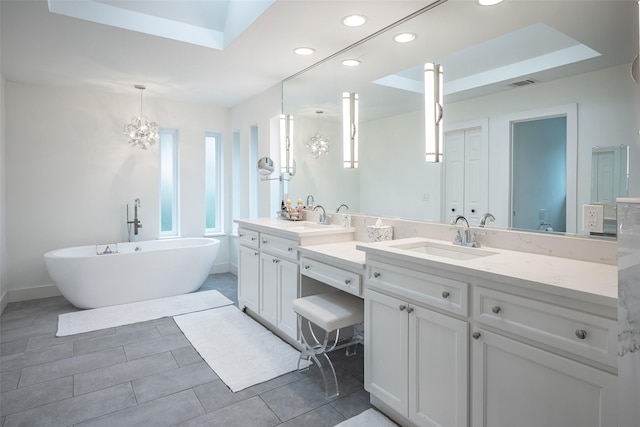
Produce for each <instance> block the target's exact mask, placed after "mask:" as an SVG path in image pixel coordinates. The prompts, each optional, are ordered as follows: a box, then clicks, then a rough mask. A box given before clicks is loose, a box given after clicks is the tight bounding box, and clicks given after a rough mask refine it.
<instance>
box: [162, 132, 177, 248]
mask: <svg viewBox="0 0 640 427" xmlns="http://www.w3.org/2000/svg"><path fill="white" fill-rule="evenodd" d="M159 151H160V234H159V236H160V237H168V236H177V235H178V224H179V222H178V131H177V130H176V129H160V149H159Z"/></svg>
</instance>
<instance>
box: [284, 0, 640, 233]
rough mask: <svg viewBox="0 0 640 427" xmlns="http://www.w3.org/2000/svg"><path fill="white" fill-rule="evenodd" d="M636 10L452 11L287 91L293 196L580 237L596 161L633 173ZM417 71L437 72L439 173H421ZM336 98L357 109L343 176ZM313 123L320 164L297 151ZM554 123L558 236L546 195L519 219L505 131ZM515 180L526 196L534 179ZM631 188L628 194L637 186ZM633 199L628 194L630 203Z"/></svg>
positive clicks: (410, 23) (472, 5)
mask: <svg viewBox="0 0 640 427" xmlns="http://www.w3.org/2000/svg"><path fill="white" fill-rule="evenodd" d="M637 7H638V6H637V4H636V3H635V2H611V1H606V0H603V1H591V2H575V1H548V2H540V1H526V0H523V1H518V2H504V3H502V4H500V5H497V6H492V7H489V8H482V7H480V6H479V5H478V4H477V3H476V2H475V1H452V0H450V1H446V2H441V3H440V4H438V5H436V6H434V7H432V8H430V9H429V10H425V11H424V12H423V13H419V14H417V15H415V16H413V17H411V19H407V20H405V21H403V22H400V23H398V24H397V25H396V26H394V27H392V28H389V29H388V30H386V31H383V32H380V33H378V34H376V35H375V37H371V38H369V39H368V40H366V41H364V42H363V43H359V44H356V45H354V46H353V47H351V48H350V49H347V50H344V51H342V52H340V53H338V54H336V55H335V56H334V57H333V58H331V59H329V60H327V61H323V62H321V63H320V64H318V65H317V66H314V67H312V68H310V69H308V70H306V71H305V72H303V73H301V74H298V75H296V76H293V77H292V78H289V79H287V80H285V81H284V82H283V97H284V98H283V112H284V113H285V114H291V115H293V116H294V117H295V118H296V139H295V140H294V144H295V146H296V150H297V151H296V161H297V164H298V170H299V173H298V176H297V178H296V180H295V182H294V181H292V182H291V183H290V191H291V193H292V194H307V193H313V194H315V195H317V197H318V198H319V199H321V200H322V201H323V203H325V204H328V205H338V204H340V203H343V202H346V203H347V204H349V206H351V208H352V210H354V211H356V212H363V213H366V214H368V215H372V216H387V217H401V218H408V219H419V220H432V221H439V222H449V220H450V217H451V215H454V214H455V215H457V214H462V215H465V216H466V217H468V218H469V221H470V223H471V224H478V221H479V217H480V216H481V215H482V214H483V213H485V212H491V213H492V214H493V215H494V216H495V218H496V221H495V222H493V223H492V224H491V227H495V226H498V227H522V226H521V225H519V224H518V223H517V222H516V221H515V220H514V212H515V213H516V214H518V215H520V214H522V215H523V216H528V217H532V218H533V219H532V221H533V222H532V224H531V225H527V226H524V227H526V228H527V229H530V230H532V231H545V230H547V232H549V231H548V230H554V232H555V231H558V230H561V229H563V228H564V230H566V232H567V233H579V234H585V235H586V234H587V233H585V232H583V231H581V230H582V226H581V225H582V224H581V220H582V219H581V215H580V214H581V212H582V205H584V204H589V203H591V202H593V200H592V183H591V178H592V175H591V170H592V167H591V164H592V162H593V155H592V150H593V149H594V148H595V147H597V146H603V145H613V144H611V143H609V144H607V143H606V142H612V143H614V144H617V143H620V144H623V145H627V146H630V148H629V152H628V157H627V159H628V164H629V165H628V166H629V173H630V174H631V176H633V175H632V174H633V173H634V172H635V171H636V170H638V165H637V164H636V163H637V160H635V159H637V158H638V153H634V152H635V151H637V144H636V145H634V144H635V140H633V141H632V140H631V139H633V138H634V137H635V136H636V134H637V129H638V124H637V118H636V117H635V115H634V114H633V112H634V111H635V103H636V101H635V97H636V96H637V92H638V87H637V86H636V85H635V83H634V82H633V80H632V78H631V73H630V68H631V63H632V61H633V58H634V57H635V56H636V55H637V52H638V37H637V32H638V19H637V13H638V10H637ZM576 16H580V19H576V18H575V17H576ZM427 29H428V30H429V33H428V34H427V33H426V30H427ZM471 29H473V30H471ZM399 33H413V34H415V35H416V36H417V37H416V39H415V40H414V41H413V42H411V43H405V44H399V43H396V42H395V41H394V40H393V38H394V36H395V35H397V34H399ZM348 58H358V59H359V60H360V62H361V63H360V66H359V67H351V68H348V69H347V68H345V67H344V66H343V65H342V64H341V61H343V60H344V59H348ZM426 62H432V63H438V64H441V65H442V66H443V70H444V73H443V75H444V117H443V122H444V125H443V126H444V132H445V135H444V160H443V162H441V163H426V162H425V153H424V150H425V149H424V140H425V130H424V129H425V117H424V116H425V114H424V102H425V101H424V98H425V97H424V82H423V76H424V64H425V63H426ZM343 92H354V93H357V94H358V96H359V121H360V127H359V129H360V134H359V141H360V144H359V154H360V156H359V157H360V158H359V168H358V169H345V168H343V166H342V158H341V156H340V153H341V151H342V150H341V149H340V148H339V146H340V145H342V132H341V129H342V111H341V103H340V101H341V94H342V93H343ZM317 110H322V111H323V112H324V114H323V121H322V128H323V134H325V135H326V136H327V137H328V138H329V139H330V140H331V141H333V144H334V145H336V149H335V150H332V152H331V153H330V154H329V155H327V156H323V157H322V158H313V157H312V156H311V154H310V153H305V149H304V147H305V143H306V142H307V140H308V139H309V138H311V137H312V136H313V135H314V134H315V133H316V131H317V115H316V111H317ZM550 118H561V119H563V120H564V122H565V126H566V128H565V130H564V140H565V141H564V144H565V145H564V147H565V148H564V152H565V160H564V162H563V165H562V166H563V167H564V172H560V174H559V175H562V176H561V178H562V179H558V180H557V181H556V182H552V183H551V184H550V185H552V186H554V185H555V186H562V187H563V190H564V193H565V195H564V202H563V203H564V205H565V211H564V212H563V213H560V214H559V215H561V216H563V219H564V223H565V224H564V227H562V226H560V225H558V226H556V225H555V224H553V223H552V222H551V220H550V219H549V218H550V217H551V215H553V214H554V212H553V211H556V210H558V209H557V208H556V207H555V206H559V205H560V204H561V203H557V202H554V203H552V201H551V200H544V195H545V194H547V195H549V196H550V197H556V196H551V192H549V191H542V192H541V193H542V196H541V197H542V198H541V199H540V201H537V200H536V201H535V202H532V203H529V204H525V205H518V206H525V207H522V208H518V207H517V206H516V205H517V204H518V203H521V202H518V200H517V197H514V195H515V196H518V197H520V198H521V199H525V200H526V199H527V195H528V193H527V190H526V187H525V189H524V190H523V189H519V188H517V187H516V185H515V184H514V179H515V178H516V177H515V175H516V174H514V171H515V169H516V168H517V166H516V165H515V164H514V162H513V156H514V149H513V144H514V141H513V138H512V137H513V129H514V126H516V124H518V123H524V122H527V121H531V120H540V119H550ZM603 141H604V142H605V143H603ZM530 144H534V145H536V146H535V147H533V150H534V151H535V150H536V149H537V153H538V154H540V156H541V159H542V158H545V156H546V157H547V158H548V157H551V156H552V154H551V152H550V151H548V150H547V149H545V148H543V145H542V140H538V141H536V140H535V139H534V140H533V141H531V142H530ZM530 148H531V147H530ZM556 160H557V159H556ZM532 162H534V160H532ZM534 169H535V168H534ZM517 178H518V179H522V180H524V181H525V182H526V181H527V180H529V182H530V183H532V184H533V185H534V186H535V185H536V184H537V183H538V180H539V178H533V177H531V176H524V177H517ZM635 181H638V183H636V184H634V180H633V179H631V180H630V181H629V182H630V185H631V186H633V185H636V186H638V185H640V181H639V180H635ZM639 191H640V188H630V189H629V194H637V193H638V192H639ZM514 206H515V208H517V209H518V211H517V212H516V211H515V209H514ZM548 206H554V207H553V208H551V207H548ZM541 212H544V215H545V218H544V219H543V220H542V221H543V222H542V224H543V225H544V224H547V223H550V224H551V225H549V226H545V227H541V224H540V215H542V213H541ZM556 213H557V212H556ZM525 214H526V215H525ZM553 222H555V223H557V224H560V223H562V222H563V221H561V220H555V219H553Z"/></svg>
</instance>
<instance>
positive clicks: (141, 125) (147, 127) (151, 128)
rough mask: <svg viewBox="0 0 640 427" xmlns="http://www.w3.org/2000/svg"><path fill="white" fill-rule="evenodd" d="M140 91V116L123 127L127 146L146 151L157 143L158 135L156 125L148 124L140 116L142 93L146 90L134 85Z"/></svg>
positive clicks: (144, 118)
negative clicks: (127, 142)
mask: <svg viewBox="0 0 640 427" xmlns="http://www.w3.org/2000/svg"><path fill="white" fill-rule="evenodd" d="M134 87H135V88H136V89H138V90H140V115H139V116H138V117H134V118H133V119H131V123H129V124H128V125H126V126H125V127H124V134H125V135H127V136H128V137H129V145H130V146H131V147H132V148H135V147H139V148H142V149H143V150H146V149H148V148H149V147H151V146H152V145H153V144H155V143H156V142H157V141H158V137H159V135H160V133H159V129H158V124H157V123H155V122H150V121H149V120H148V119H147V118H146V117H145V116H143V115H142V92H143V91H144V90H145V89H146V87H145V86H143V85H135V86H134Z"/></svg>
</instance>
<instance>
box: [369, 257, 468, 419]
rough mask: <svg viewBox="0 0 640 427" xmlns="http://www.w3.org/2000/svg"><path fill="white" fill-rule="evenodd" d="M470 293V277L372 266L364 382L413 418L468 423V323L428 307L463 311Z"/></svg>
mask: <svg viewBox="0 0 640 427" xmlns="http://www.w3.org/2000/svg"><path fill="white" fill-rule="evenodd" d="M420 289H421V290H424V294H422V295H420V294H419V293H418V292H417V291H418V290H420ZM466 293H467V285H466V283H462V282H457V281H453V280H449V279H446V278H438V277H437V276H433V275H430V274H425V273H419V272H414V271H409V270H403V269H401V268H398V267H395V266H393V265H386V264H383V263H376V262H371V263H370V264H369V266H368V289H367V290H366V291H365V388H366V389H367V391H369V393H371V395H372V396H374V397H375V398H377V399H379V400H380V401H382V402H383V403H384V404H385V405H386V406H388V407H390V408H391V409H393V410H394V411H396V412H397V413H398V414H400V415H401V416H403V417H405V418H408V419H409V420H410V421H411V422H413V423H414V424H415V425H418V426H429V427H432V426H434V427H435V426H451V427H464V426H467V425H468V415H467V412H468V410H467V408H468V361H467V358H468V345H469V339H468V329H469V324H468V323H467V322H466V321H465V320H460V319H457V318H455V317H452V316H450V315H448V314H443V313H439V312H436V311H434V310H431V309H430V308H429V307H430V303H432V304H434V305H436V306H440V307H441V308H442V307H444V312H445V313H446V312H447V311H451V312H458V311H462V312H466V311H467V305H466V301H467V298H466ZM461 302H462V304H460V303H461ZM447 309H448V310H447Z"/></svg>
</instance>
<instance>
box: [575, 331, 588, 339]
mask: <svg viewBox="0 0 640 427" xmlns="http://www.w3.org/2000/svg"><path fill="white" fill-rule="evenodd" d="M576 337H578V339H581V340H583V339H585V338H586V337H587V331H585V330H584V329H576Z"/></svg>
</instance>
